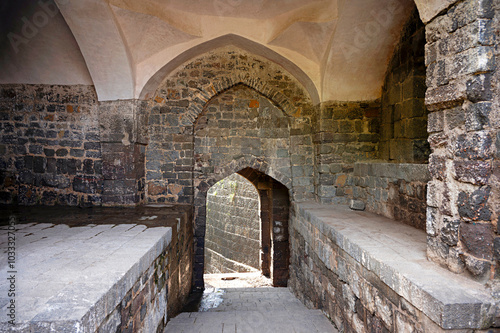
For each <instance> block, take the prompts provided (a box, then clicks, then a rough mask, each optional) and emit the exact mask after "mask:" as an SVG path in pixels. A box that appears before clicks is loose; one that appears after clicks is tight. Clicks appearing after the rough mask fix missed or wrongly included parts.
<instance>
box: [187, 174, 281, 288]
mask: <svg viewBox="0 0 500 333" xmlns="http://www.w3.org/2000/svg"><path fill="white" fill-rule="evenodd" d="M236 173H237V174H239V175H240V176H243V177H244V178H245V179H247V180H248V181H249V182H250V183H251V184H253V186H254V187H255V189H256V190H257V193H258V197H259V201H260V212H259V214H260V223H261V233H260V251H261V255H260V270H261V271H262V274H263V275H264V276H266V277H269V278H271V280H272V283H273V286H275V287H286V286H287V283H288V276H289V272H288V266H289V261H290V249H289V233H288V221H289V212H290V196H289V193H288V192H289V191H288V189H287V187H286V186H284V185H283V184H282V183H280V182H279V181H277V180H275V179H273V178H272V177H270V176H268V175H266V174H265V173H263V172H261V171H258V170H256V169H254V168H251V167H246V168H244V169H241V170H239V171H237V172H236ZM207 193H208V189H206V190H205V189H202V190H200V191H199V192H198V195H197V200H196V204H195V211H196V212H197V213H196V214H197V216H196V217H195V221H196V222H195V223H196V227H197V229H198V230H201V232H200V233H198V235H197V236H196V235H195V242H196V244H197V245H198V248H197V253H202V252H204V250H205V231H206V223H205V222H206V217H207V209H206V200H207ZM202 235H203V236H202ZM201 259H202V258H201V257H199V256H198V257H197V259H196V264H195V267H194V273H195V281H194V284H195V288H199V289H201V288H203V279H200V277H202V276H203V272H204V260H205V258H203V262H201ZM202 264H203V265H202ZM200 269H201V270H202V271H201V272H200V271H199V270H200Z"/></svg>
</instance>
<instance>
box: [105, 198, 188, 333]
mask: <svg viewBox="0 0 500 333" xmlns="http://www.w3.org/2000/svg"><path fill="white" fill-rule="evenodd" d="M144 214H148V215H150V216H151V215H156V216H160V217H159V219H160V223H161V224H162V226H168V227H171V228H172V241H171V242H170V244H168V246H167V247H166V248H165V251H164V252H163V253H162V254H160V255H159V256H158V257H157V258H156V259H155V260H154V261H153V262H152V264H151V265H150V266H149V267H148V268H147V269H145V271H144V273H143V274H142V275H141V276H140V277H139V278H138V279H137V281H136V282H135V283H134V285H133V287H132V288H131V289H130V290H128V291H127V293H126V294H125V297H123V299H122V300H121V301H120V302H119V303H118V305H117V306H116V308H115V310H114V311H113V312H111V314H109V315H108V317H107V319H106V320H105V321H104V322H103V323H102V324H101V326H100V327H99V329H98V330H97V331H102V332H160V331H162V330H163V329H164V327H165V325H166V324H167V321H168V320H169V319H170V318H171V317H175V316H176V315H177V314H178V313H179V312H180V311H181V310H182V307H183V306H184V304H185V303H186V301H187V298H188V296H189V293H190V291H191V281H192V277H193V271H192V261H193V235H192V223H191V221H192V215H191V209H190V207H189V206H183V205H178V206H171V207H164V208H160V209H158V208H153V209H152V208H147V209H146V210H145V211H144Z"/></svg>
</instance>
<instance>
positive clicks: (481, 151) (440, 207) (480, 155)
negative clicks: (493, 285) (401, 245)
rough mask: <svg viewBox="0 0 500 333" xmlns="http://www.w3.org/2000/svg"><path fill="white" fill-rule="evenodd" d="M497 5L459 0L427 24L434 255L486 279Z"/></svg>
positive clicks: (491, 225)
mask: <svg viewBox="0 0 500 333" xmlns="http://www.w3.org/2000/svg"><path fill="white" fill-rule="evenodd" d="M499 10H500V8H498V3H497V2H496V1H466V2H459V3H457V4H456V5H454V6H453V7H451V8H450V9H449V10H448V11H447V12H446V13H443V15H441V16H439V17H437V18H435V19H434V20H433V21H432V22H431V23H429V24H428V25H427V26H426V39H427V45H426V65H427V86H428V89H427V93H426V105H427V108H428V109H429V111H430V113H429V123H428V131H429V133H430V136H429V142H430V144H431V148H432V154H431V156H430V159H429V171H430V173H431V176H432V180H431V181H430V182H429V185H428V196H427V205H428V208H427V234H428V241H427V243H428V255H429V257H430V258H431V259H432V260H434V261H436V262H438V263H440V264H442V265H443V266H446V267H448V268H449V269H450V270H452V271H454V272H457V273H461V272H464V271H467V272H468V274H470V275H471V276H473V277H474V278H476V279H481V280H489V279H492V278H494V277H495V276H497V274H498V273H497V271H498V264H497V260H498V259H499V258H498V256H497V255H496V254H495V253H496V251H495V244H500V243H499V242H498V241H497V239H498V238H497V236H498V235H497V233H498V230H497V221H498V207H499V196H498V175H497V172H496V171H495V170H497V169H498V168H497V167H495V163H496V158H498V154H497V151H498V140H497V141H496V145H495V140H496V138H497V133H498V128H499V125H500V124H499V123H498V119H499V117H498V110H499V108H498V101H499V95H498V93H497V92H498V85H497V82H498V81H497V78H498V70H497V66H496V64H497V61H496V60H497V59H496V58H498V47H497V48H495V46H494V45H495V38H498V29H497V28H495V27H498V15H500V11H499ZM497 42H498V40H497Z"/></svg>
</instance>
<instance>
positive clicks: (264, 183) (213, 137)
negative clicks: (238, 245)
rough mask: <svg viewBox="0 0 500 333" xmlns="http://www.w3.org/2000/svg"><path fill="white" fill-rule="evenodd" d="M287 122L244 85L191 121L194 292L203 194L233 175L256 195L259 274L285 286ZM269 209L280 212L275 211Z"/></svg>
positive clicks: (200, 264) (199, 268)
mask: <svg viewBox="0 0 500 333" xmlns="http://www.w3.org/2000/svg"><path fill="white" fill-rule="evenodd" d="M291 122H292V117H290V116H288V115H287V114H286V113H285V112H284V111H283V110H282V109H281V108H279V107H277V106H276V105H275V104H274V103H273V102H272V101H271V100H269V99H268V98H267V97H265V96H263V95H261V94H260V93H259V92H257V91H255V90H254V89H252V88H250V87H248V86H246V85H237V86H235V87H233V88H231V89H229V90H227V91H225V92H223V93H221V94H219V95H217V96H216V97H214V98H212V99H211V100H210V102H209V103H207V104H206V106H205V107H204V110H203V112H201V113H200V115H199V117H198V118H197V120H196V122H195V124H194V129H193V136H194V143H193V151H194V167H193V187H194V219H195V222H194V223H195V227H194V229H195V244H196V246H195V248H196V249H195V250H196V255H195V265H194V267H195V268H194V269H195V272H194V273H195V287H196V288H203V272H204V255H203V254H204V246H205V242H204V239H205V232H206V213H207V210H206V200H207V192H208V190H209V188H210V187H211V186H212V185H214V184H215V183H217V182H218V181H219V180H221V179H224V178H226V177H227V176H229V175H231V174H233V173H235V172H237V173H239V174H240V175H242V176H243V177H245V178H247V179H248V180H249V181H250V182H251V183H252V184H253V185H254V186H255V188H256V189H257V191H258V193H259V197H260V202H261V220H262V238H261V244H262V261H261V269H262V272H263V274H264V275H266V276H269V277H271V278H272V280H273V284H274V285H275V286H286V283H287V280H288V258H289V250H288V209H289V203H290V196H291V194H292V193H293V192H291V191H290V190H291V188H292V187H291V185H292V182H291V178H292V171H291V170H292V167H291V154H290V146H291V143H290V130H291V129H290V128H291V126H290V123H291ZM289 192H290V195H289ZM273 207H285V208H284V209H276V212H275V210H274V208H273Z"/></svg>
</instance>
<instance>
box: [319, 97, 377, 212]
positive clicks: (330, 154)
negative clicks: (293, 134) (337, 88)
mask: <svg viewBox="0 0 500 333" xmlns="http://www.w3.org/2000/svg"><path fill="white" fill-rule="evenodd" d="M379 135H380V102H379V101H373V102H366V103H365V102H346V103H337V102H331V103H323V104H322V105H320V107H319V116H318V117H317V120H316V130H315V134H314V144H315V154H316V170H317V173H316V179H315V180H316V184H317V186H316V195H317V197H318V198H319V200H320V201H321V202H325V203H330V202H332V203H339V204H346V203H347V202H348V199H349V197H352V194H353V192H352V187H351V186H350V185H351V184H350V183H346V181H347V179H348V177H349V176H350V175H351V174H352V172H353V166H354V163H355V162H360V161H370V160H374V159H377V157H378V150H379V147H378V146H379Z"/></svg>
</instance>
